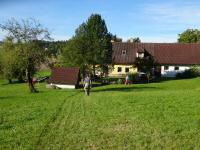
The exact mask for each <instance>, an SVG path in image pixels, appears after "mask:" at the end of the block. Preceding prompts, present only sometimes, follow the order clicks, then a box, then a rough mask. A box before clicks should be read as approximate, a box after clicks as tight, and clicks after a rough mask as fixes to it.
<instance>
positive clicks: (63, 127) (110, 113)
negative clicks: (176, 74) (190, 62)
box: [0, 78, 200, 150]
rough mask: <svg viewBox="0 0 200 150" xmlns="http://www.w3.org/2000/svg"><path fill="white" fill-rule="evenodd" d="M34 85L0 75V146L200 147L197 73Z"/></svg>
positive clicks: (198, 80) (199, 101)
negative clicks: (143, 80) (60, 86)
mask: <svg viewBox="0 0 200 150" xmlns="http://www.w3.org/2000/svg"><path fill="white" fill-rule="evenodd" d="M37 88H38V90H39V91H40V92H39V93H37V94H31V93H29V91H28V86H27V84H10V85H9V84H7V81H4V80H1V81H0V149H41V150H44V149H200V78H195V79H188V80H172V81H164V82H160V83H151V84H137V85H127V86H125V85H108V86H102V87H95V88H93V89H92V93H91V96H89V97H87V96H85V95H84V92H83V90H82V89H78V90H54V89H46V88H45V84H44V83H40V84H38V85H37Z"/></svg>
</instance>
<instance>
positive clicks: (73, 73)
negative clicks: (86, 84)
mask: <svg viewBox="0 0 200 150" xmlns="http://www.w3.org/2000/svg"><path fill="white" fill-rule="evenodd" d="M79 81H80V69H79V68H77V67H59V68H53V69H52V73H51V77H50V79H49V81H48V83H49V85H50V86H54V87H57V88H61V89H76V88H78V87H79Z"/></svg>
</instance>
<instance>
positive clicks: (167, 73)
mask: <svg viewBox="0 0 200 150" xmlns="http://www.w3.org/2000/svg"><path fill="white" fill-rule="evenodd" d="M166 66H167V65H166ZM175 67H179V70H175ZM189 68H190V67H189V66H168V69H166V67H165V66H161V76H162V77H176V74H177V73H181V72H184V71H185V70H187V69H189Z"/></svg>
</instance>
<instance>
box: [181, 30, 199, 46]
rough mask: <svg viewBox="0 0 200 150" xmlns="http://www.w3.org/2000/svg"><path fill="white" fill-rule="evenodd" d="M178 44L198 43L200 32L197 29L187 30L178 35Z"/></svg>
mask: <svg viewBox="0 0 200 150" xmlns="http://www.w3.org/2000/svg"><path fill="white" fill-rule="evenodd" d="M178 36H179V37H178V42H179V43H199V42H200V31H199V30H198V29H187V30H186V31H184V32H183V33H181V34H179V35H178Z"/></svg>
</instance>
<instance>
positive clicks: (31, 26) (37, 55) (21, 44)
mask: <svg viewBox="0 0 200 150" xmlns="http://www.w3.org/2000/svg"><path fill="white" fill-rule="evenodd" d="M0 28H1V29H2V30H3V31H6V32H7V33H8V37H9V38H12V39H13V45H14V52H15V53H16V58H15V60H16V62H17V68H18V69H20V72H21V71H22V73H23V74H26V77H27V81H28V85H29V89H30V91H31V92H37V90H36V89H35V88H34V86H33V84H32V78H33V75H34V73H35V72H36V71H37V69H38V67H39V65H40V64H41V63H42V62H44V61H45V49H43V48H41V47H40V44H39V42H38V41H40V40H45V39H51V38H50V34H49V32H48V30H47V29H46V28H43V27H42V25H41V24H40V23H39V22H38V21H36V20H35V19H26V20H24V19H23V20H21V21H17V20H15V19H11V20H8V21H7V22H6V23H5V24H0Z"/></svg>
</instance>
